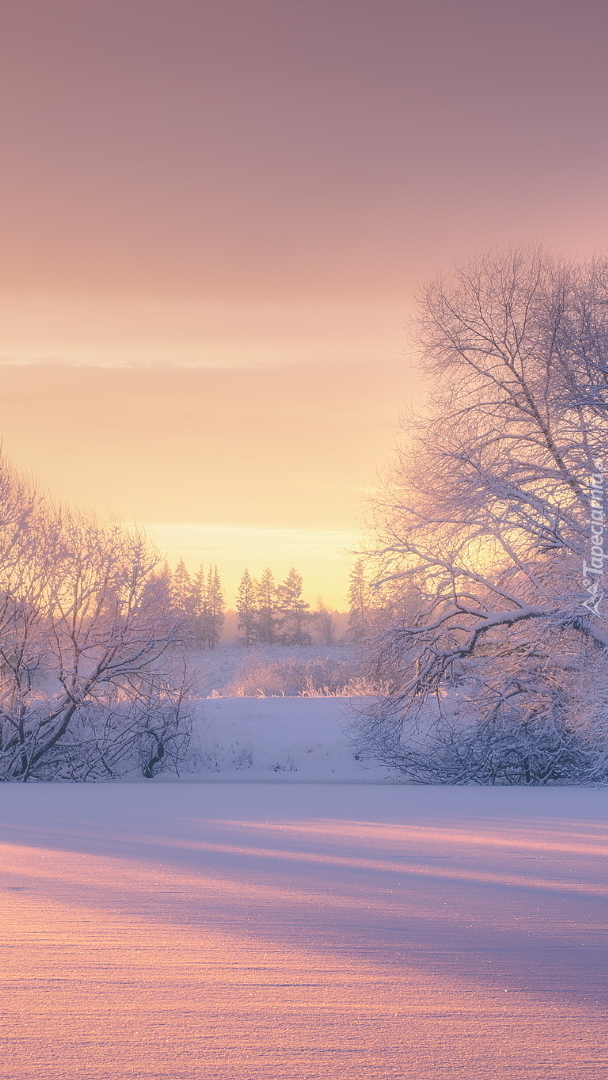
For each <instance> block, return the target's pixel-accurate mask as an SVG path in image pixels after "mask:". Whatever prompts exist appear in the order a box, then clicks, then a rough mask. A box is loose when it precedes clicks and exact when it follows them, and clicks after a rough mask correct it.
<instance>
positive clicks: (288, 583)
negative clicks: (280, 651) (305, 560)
mask: <svg viewBox="0 0 608 1080" xmlns="http://www.w3.org/2000/svg"><path fill="white" fill-rule="evenodd" d="M276 597H277V606H278V611H279V618H280V629H281V641H282V642H283V644H285V645H309V644H310V634H309V633H308V632H307V631H306V629H305V626H306V620H307V618H308V615H309V608H310V604H307V603H306V602H305V601H304V600H302V575H301V574H299V573H298V571H297V570H296V569H295V568H294V567H293V566H292V568H291V570H290V571H289V573H288V575H287V577H286V578H285V581H284V582H283V583H282V584H281V585H279V586H277V590H276Z"/></svg>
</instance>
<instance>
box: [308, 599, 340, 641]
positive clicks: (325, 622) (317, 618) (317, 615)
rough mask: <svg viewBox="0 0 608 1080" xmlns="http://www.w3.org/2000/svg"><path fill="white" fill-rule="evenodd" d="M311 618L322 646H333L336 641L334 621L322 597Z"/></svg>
mask: <svg viewBox="0 0 608 1080" xmlns="http://www.w3.org/2000/svg"><path fill="white" fill-rule="evenodd" d="M312 618H313V619H314V622H315V623H316V625H317V627H318V631H319V634H320V637H321V641H322V642H323V644H324V645H334V644H335V641H336V626H335V621H334V618H333V615H332V613H331V611H330V609H329V608H328V606H327V604H326V603H325V601H324V600H323V597H322V596H320V597H319V599H318V600H317V610H316V611H313V613H312Z"/></svg>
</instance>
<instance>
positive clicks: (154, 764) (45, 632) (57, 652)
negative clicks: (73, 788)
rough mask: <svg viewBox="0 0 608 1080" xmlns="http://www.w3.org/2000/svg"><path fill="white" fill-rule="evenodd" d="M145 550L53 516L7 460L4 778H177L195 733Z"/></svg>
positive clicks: (2, 518) (0, 590) (2, 562)
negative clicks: (163, 773)
mask: <svg viewBox="0 0 608 1080" xmlns="http://www.w3.org/2000/svg"><path fill="white" fill-rule="evenodd" d="M155 568H156V559H155V556H154V555H153V554H151V553H150V550H149V548H148V545H147V543H146V541H145V540H144V539H143V538H142V537H141V536H139V535H137V534H135V533H129V532H126V531H125V530H123V529H122V528H120V527H119V526H111V527H107V528H104V527H102V526H100V525H98V524H96V523H95V522H92V521H91V520H89V519H87V518H85V517H81V516H77V515H75V514H72V513H70V512H69V511H66V510H64V509H62V508H57V507H53V506H51V505H50V504H49V503H48V502H47V501H46V500H45V499H43V498H41V497H40V495H39V494H38V493H37V492H36V491H35V490H34V489H33V488H32V487H31V486H30V485H28V484H26V483H24V482H23V481H22V480H21V479H20V478H19V476H18V475H17V474H16V473H15V472H14V471H13V470H12V469H11V467H10V466H9V465H8V464H7V462H6V461H5V460H4V459H0V779H2V780H21V781H24V780H61V779H63V780H95V779H104V778H108V777H113V776H120V775H126V774H129V773H133V772H137V771H139V772H140V774H141V773H143V775H144V776H153V775H155V773H156V772H158V771H160V770H161V769H162V768H167V767H169V768H176V767H177V764H178V762H179V760H180V757H181V754H182V752H183V751H184V749H185V746H186V744H187V740H188V735H189V718H188V710H187V704H186V696H187V694H186V691H187V686H186V684H185V680H184V679H181V680H177V681H176V680H175V679H173V678H172V676H171V673H170V665H169V662H168V649H169V646H170V645H171V644H172V643H173V641H174V640H175V638H176V633H177V628H176V624H175V620H174V618H173V616H172V615H171V612H170V610H169V609H168V608H167V604H166V602H165V601H166V589H164V582H163V580H162V576H160V575H155Z"/></svg>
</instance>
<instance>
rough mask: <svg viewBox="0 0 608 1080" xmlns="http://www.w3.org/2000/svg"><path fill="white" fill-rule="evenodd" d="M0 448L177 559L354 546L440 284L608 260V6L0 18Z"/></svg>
mask: <svg viewBox="0 0 608 1080" xmlns="http://www.w3.org/2000/svg"><path fill="white" fill-rule="evenodd" d="M0 21H1V27H2V30H1V33H0V80H1V82H2V89H1V92H0V130H1V138H2V158H3V175H2V189H3V197H2V200H0V238H1V242H2V250H3V255H4V258H3V259H2V261H1V263H0V435H1V436H2V439H3V443H4V446H5V449H6V451H7V453H8V454H9V455H10V456H11V457H12V458H13V459H14V460H15V462H16V463H17V464H18V465H20V466H21V467H23V468H25V469H26V470H28V471H29V472H31V473H32V474H34V475H35V476H36V477H38V478H39V479H40V481H41V482H42V483H43V484H44V485H46V486H47V487H48V489H49V490H50V491H51V492H52V493H53V494H55V495H56V496H57V497H61V498H65V499H69V500H71V501H74V502H77V503H79V504H81V505H82V504H84V505H87V506H90V507H91V508H93V509H95V510H96V512H98V513H99V514H102V515H105V514H108V513H115V514H118V515H120V516H122V517H124V518H125V520H127V521H129V522H130V521H138V522H139V523H142V524H146V525H148V526H150V527H152V531H153V532H154V535H155V536H156V538H157V540H158V541H159V543H160V544H161V545H162V547H163V550H165V551H166V552H167V553H168V555H169V557H170V559H171V560H172V561H173V562H175V560H176V559H177V558H178V557H179V554H180V553H182V552H183V553H184V554H185V556H187V559H188V561H189V564H190V565H191V566H195V565H197V564H198V563H199V562H202V561H205V562H207V561H209V559H213V561H217V562H218V564H219V565H220V569H222V567H224V568H225V574H226V584H227V586H228V591H229V592H230V590H232V589H233V587H234V584H235V575H237V571H238V573H240V569H242V567H241V558H242V556H243V555H244V554H245V553H246V552H248V551H250V552H251V557H250V558H248V559H247V560H246V561H247V562H248V563H249V565H250V569H252V571H253V572H254V573H259V572H261V570H262V569H263V567H264V566H265V565H266V562H268V561H270V560H271V559H272V560H274V562H273V565H274V566H275V567H276V570H277V573H279V574H282V573H283V572H286V571H287V570H288V569H289V566H290V565H292V564H295V565H296V566H299V568H300V569H305V571H306V574H305V578H306V586H307V590H308V595H309V597H310V598H311V599H314V598H315V597H316V596H317V595H318V594H319V593H321V594H322V595H323V596H324V597H325V599H326V600H327V601H328V602H329V603H335V604H337V605H339V606H342V602H343V593H344V575H343V571H342V565H343V562H344V552H345V551H347V550H349V549H351V548H353V547H356V544H357V534H358V533H359V530H360V527H361V521H362V518H363V517H364V505H365V497H366V493H368V492H370V490H373V488H374V485H375V483H376V482H377V479H376V478H377V471H378V469H381V468H382V467H383V466H384V465H385V463H386V462H387V461H390V458H391V454H392V452H393V451H392V447H393V445H394V441H395V437H396V436H395V425H396V423H397V420H398V416H399V413H400V409H401V408H402V406H403V403H404V402H405V403H407V402H408V401H410V400H411V399H412V396H414V398H415V394H416V383H415V376H414V374H413V370H412V363H411V343H410V341H409V338H408V333H407V329H406V328H407V325H408V320H409V318H410V315H411V312H412V310H413V297H414V294H415V292H416V289H417V288H418V286H419V284H420V283H421V282H424V281H425V280H427V279H428V278H429V277H432V276H433V275H434V274H435V273H436V272H438V271H439V270H441V269H446V268H447V269H449V267H450V266H451V265H452V264H453V263H454V262H455V261H460V260H466V259H469V258H471V257H474V256H475V255H476V254H477V253H479V252H480V251H485V250H487V249H488V248H500V247H504V246H506V245H508V244H517V243H521V242H542V243H544V244H546V245H547V246H548V247H549V248H551V249H552V250H554V251H557V252H560V253H561V252H563V253H565V254H568V255H575V256H576V255H587V254H592V253H594V254H599V253H602V252H604V251H605V249H606V240H607V234H608V202H607V200H606V190H607V180H608V176H607V172H608V168H607V167H608V138H607V135H606V130H607V128H606V121H605V111H606V104H607V101H608V66H607V65H606V62H605V43H606V40H607V39H608V6H607V5H606V4H605V2H604V0H582V2H580V3H578V4H577V5H576V6H575V5H573V4H572V3H570V0H567V2H566V0H536V2H531V0H525V2H520V0H514V2H510V3H508V4H507V3H503V4H500V3H487V0H483V2H476V0H474V2H472V0H462V2H455V0H435V2H433V0H421V2H417V0H374V2H373V3H371V2H363V0H323V2H320V0H120V2H115V0H87V2H86V3H84V2H82V0H70V2H64V0H53V3H52V4H49V3H48V2H46V0H0Z"/></svg>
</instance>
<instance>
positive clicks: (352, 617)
mask: <svg viewBox="0 0 608 1080" xmlns="http://www.w3.org/2000/svg"><path fill="white" fill-rule="evenodd" d="M373 607H374V597H373V595H372V591H371V587H370V583H369V581H368V577H367V573H366V566H365V560H364V559H357V561H356V562H355V564H354V566H353V567H352V569H351V572H350V577H349V586H348V630H349V635H350V636H351V637H352V638H353V639H354V640H355V641H361V640H363V639H364V638H366V637H367V635H368V634H369V631H370V629H371V626H372V612H373Z"/></svg>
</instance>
